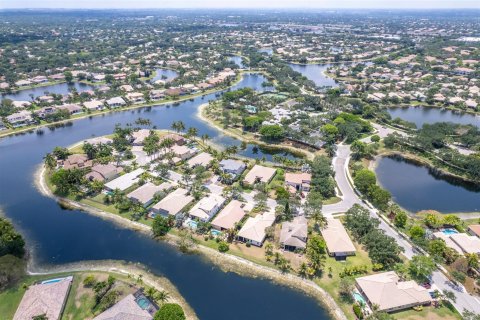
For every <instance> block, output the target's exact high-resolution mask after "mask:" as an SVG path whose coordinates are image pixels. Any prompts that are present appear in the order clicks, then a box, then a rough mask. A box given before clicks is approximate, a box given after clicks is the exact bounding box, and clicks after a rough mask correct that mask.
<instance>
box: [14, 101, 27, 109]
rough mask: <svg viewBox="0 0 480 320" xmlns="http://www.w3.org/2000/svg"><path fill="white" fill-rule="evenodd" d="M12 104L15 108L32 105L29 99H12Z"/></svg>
mask: <svg viewBox="0 0 480 320" xmlns="http://www.w3.org/2000/svg"><path fill="white" fill-rule="evenodd" d="M12 104H13V106H14V107H15V109H23V108H28V107H30V106H31V105H32V103H31V102H30V101H25V100H23V101H22V100H17V101H12Z"/></svg>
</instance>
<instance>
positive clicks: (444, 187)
mask: <svg viewBox="0 0 480 320" xmlns="http://www.w3.org/2000/svg"><path fill="white" fill-rule="evenodd" d="M376 174H377V177H378V181H379V183H380V184H381V185H382V186H383V187H384V188H385V189H387V190H388V191H390V193H391V194H392V197H393V199H394V201H395V202H396V203H398V204H399V205H400V206H401V207H403V208H405V209H407V210H408V211H410V212H414V213H415V212H418V211H420V210H430V209H431V210H437V211H439V212H442V213H454V212H480V186H478V185H474V184H471V183H466V182H464V181H462V180H459V179H456V178H453V177H449V176H445V175H443V174H441V173H438V172H436V171H435V170H433V169H430V168H428V167H425V166H421V165H418V164H416V163H415V162H413V161H410V160H405V159H403V158H400V157H398V156H394V157H382V158H380V159H379V160H378V163H377V167H376Z"/></svg>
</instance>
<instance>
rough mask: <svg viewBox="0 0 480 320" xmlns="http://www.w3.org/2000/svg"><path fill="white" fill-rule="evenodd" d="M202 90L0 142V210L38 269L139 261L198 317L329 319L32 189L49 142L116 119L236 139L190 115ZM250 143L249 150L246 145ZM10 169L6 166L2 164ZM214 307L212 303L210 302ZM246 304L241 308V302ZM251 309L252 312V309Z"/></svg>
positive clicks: (301, 299) (287, 294)
mask: <svg viewBox="0 0 480 320" xmlns="http://www.w3.org/2000/svg"><path fill="white" fill-rule="evenodd" d="M263 81H264V78H263V76H260V75H256V74H250V75H245V76H244V78H243V80H242V81H241V82H240V83H238V84H237V85H236V86H235V87H236V88H241V87H245V86H249V87H252V88H254V89H258V90H263V89H262V87H261V84H262V82H263ZM214 98H215V94H210V95H207V96H205V97H204V99H203V100H202V99H201V98H200V97H198V98H195V99H194V100H193V101H186V102H182V103H180V104H179V106H178V107H169V108H167V107H149V108H140V109H137V110H129V111H118V112H112V113H109V114H105V115H102V116H98V117H92V118H86V119H81V120H77V121H74V122H73V124H72V125H71V126H65V127H60V128H57V129H55V130H48V129H45V130H44V134H43V135H37V134H35V133H27V134H22V135H16V136H10V137H6V138H4V139H2V140H0V170H1V174H0V176H1V180H0V181H1V182H0V207H1V208H2V209H3V211H4V212H5V214H6V216H7V217H8V218H10V219H11V220H12V221H13V223H14V224H15V226H16V227H18V228H19V230H20V231H21V232H22V234H24V235H25V236H26V238H27V243H28V246H29V248H31V249H32V250H33V259H34V261H35V263H36V264H38V265H42V266H48V265H58V264H63V263H69V262H78V261H83V260H103V259H113V260H125V261H131V262H138V263H141V264H144V265H145V266H147V268H149V269H150V270H151V271H152V272H154V273H156V274H160V275H163V276H165V277H167V278H168V279H170V281H171V282H172V283H173V284H174V285H176V286H177V288H178V290H179V291H180V293H181V294H182V295H183V296H184V297H185V299H186V300H187V301H188V302H189V303H190V305H191V306H192V308H193V309H194V310H195V311H196V313H197V315H198V316H199V318H200V319H218V318H219V315H221V317H222V318H226V319H242V320H243V319H259V320H260V319H262V320H263V319H280V320H281V319H285V320H287V319H297V318H298V316H299V314H301V318H302V319H320V320H323V319H330V317H329V315H328V314H327V313H326V311H325V310H324V309H323V308H322V307H321V306H319V305H318V304H317V303H316V301H315V300H313V299H311V298H309V297H307V296H306V295H304V294H302V293H300V292H297V291H295V290H292V289H289V288H286V287H283V286H279V285H276V284H273V283H272V282H270V281H267V280H262V279H253V278H248V277H241V276H239V275H237V274H234V273H224V272H222V271H221V270H220V269H218V268H217V267H215V266H214V265H212V264H211V263H209V262H206V261H205V260H204V259H203V258H202V257H200V256H197V255H185V254H182V253H180V252H179V251H178V250H176V249H175V248H173V247H171V246H170V245H167V244H165V243H162V242H157V241H155V240H153V239H151V238H150V237H148V236H145V235H143V234H141V233H139V232H135V231H133V230H129V229H126V228H123V227H120V226H117V225H116V224H114V223H112V222H109V221H106V220H103V219H101V218H99V217H95V216H92V215H89V214H86V213H83V212H80V211H78V210H72V211H69V210H62V209H61V207H60V206H59V205H58V204H57V203H56V202H55V201H53V200H52V199H51V198H48V197H44V196H42V195H41V194H39V192H38V191H37V190H36V189H35V187H34V186H33V182H32V179H33V176H32V175H33V173H34V171H35V168H36V167H37V166H38V165H39V164H40V163H42V158H43V156H44V155H45V154H46V153H47V152H50V151H51V150H52V149H53V148H54V147H55V146H68V145H71V144H73V143H76V142H78V141H82V140H84V139H87V138H89V137H91V136H92V135H96V136H100V135H105V134H109V133H111V132H112V130H113V129H114V126H115V124H116V123H120V124H126V123H130V122H133V121H135V119H137V118H138V117H142V118H148V119H150V120H151V121H152V123H153V124H154V125H156V126H157V128H159V129H161V128H169V127H170V125H171V123H172V121H178V120H181V121H183V122H184V123H185V125H186V127H189V126H195V127H197V128H198V129H199V135H201V134H205V133H206V134H209V135H210V136H211V137H212V138H213V139H212V140H213V141H215V142H217V143H221V144H224V145H225V144H229V143H230V144H231V143H239V142H238V141H237V140H235V139H232V138H230V137H226V136H223V135H222V134H221V133H219V131H217V130H216V129H214V128H212V127H210V126H208V125H207V124H206V123H204V122H202V121H201V120H200V119H198V118H197V117H196V114H197V108H198V106H199V105H200V104H202V103H204V102H207V101H208V100H209V99H214ZM251 148H253V147H251ZM10 167H12V168H10ZM213 304H215V307H212V306H213ZM246 306H248V307H246ZM252 310H255V311H254V312H252Z"/></svg>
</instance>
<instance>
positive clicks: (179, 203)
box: [150, 188, 194, 218]
mask: <svg viewBox="0 0 480 320" xmlns="http://www.w3.org/2000/svg"><path fill="white" fill-rule="evenodd" d="M187 193H188V190H185V189H182V188H179V189H177V190H175V191H173V192H172V193H170V194H168V195H167V196H166V197H165V198H163V199H162V200H161V201H160V202H158V203H157V204H156V205H154V206H153V207H152V211H151V213H150V217H151V218H153V217H155V215H157V214H160V215H162V216H167V217H168V216H176V215H177V214H179V213H180V212H181V211H182V210H183V209H184V208H185V207H186V206H188V205H189V204H190V203H191V202H192V201H193V200H194V198H193V197H192V196H189V195H187Z"/></svg>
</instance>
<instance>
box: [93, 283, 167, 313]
mask: <svg viewBox="0 0 480 320" xmlns="http://www.w3.org/2000/svg"><path fill="white" fill-rule="evenodd" d="M157 311H158V307H157V306H156V305H155V304H154V303H152V302H151V301H150V299H148V298H147V297H146V296H145V295H144V294H143V293H142V292H141V291H140V290H139V291H137V292H135V293H134V294H129V295H127V296H126V297H125V298H123V299H122V300H120V301H119V302H117V303H116V304H114V305H113V306H111V307H110V308H108V309H107V310H105V311H104V312H102V313H100V314H99V315H98V316H96V317H95V318H93V320H121V319H124V320H129V319H132V320H133V319H135V320H152V319H153V316H154V315H155V313H156V312H157Z"/></svg>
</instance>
